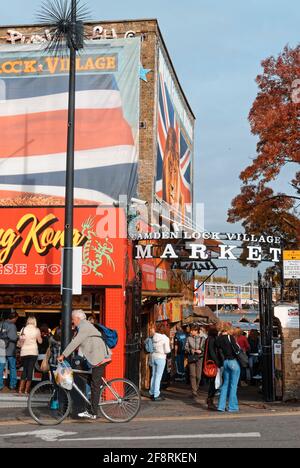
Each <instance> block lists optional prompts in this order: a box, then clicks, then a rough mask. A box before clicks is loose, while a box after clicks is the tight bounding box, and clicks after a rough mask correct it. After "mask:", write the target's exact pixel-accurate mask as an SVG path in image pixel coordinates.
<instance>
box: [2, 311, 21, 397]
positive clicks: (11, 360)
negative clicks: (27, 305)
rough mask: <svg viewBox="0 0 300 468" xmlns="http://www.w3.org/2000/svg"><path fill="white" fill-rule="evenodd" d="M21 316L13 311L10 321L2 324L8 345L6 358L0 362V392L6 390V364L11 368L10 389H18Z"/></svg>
mask: <svg viewBox="0 0 300 468" xmlns="http://www.w3.org/2000/svg"><path fill="white" fill-rule="evenodd" d="M18 318H19V316H18V314H17V312H15V311H14V310H11V311H10V313H9V316H8V319H7V320H5V321H4V322H2V323H1V328H2V330H3V331H5V332H6V335H7V345H6V350H5V354H6V358H5V359H4V360H0V391H1V390H3V388H4V383H3V373H4V369H5V366H6V362H7V363H8V367H9V388H10V389H11V390H15V389H16V387H17V367H16V347H17V341H18V334H17V327H16V322H17V320H18Z"/></svg>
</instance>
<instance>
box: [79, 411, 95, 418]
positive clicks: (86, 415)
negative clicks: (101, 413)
mask: <svg viewBox="0 0 300 468" xmlns="http://www.w3.org/2000/svg"><path fill="white" fill-rule="evenodd" d="M77 416H78V417H79V418H85V419H97V416H96V415H95V414H91V413H89V412H88V411H84V413H79V414H78V415H77Z"/></svg>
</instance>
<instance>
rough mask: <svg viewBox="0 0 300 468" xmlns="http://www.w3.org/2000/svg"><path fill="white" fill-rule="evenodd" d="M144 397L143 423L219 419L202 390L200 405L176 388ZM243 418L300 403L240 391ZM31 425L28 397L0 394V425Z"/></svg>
mask: <svg viewBox="0 0 300 468" xmlns="http://www.w3.org/2000/svg"><path fill="white" fill-rule="evenodd" d="M146 395H147V393H144V392H143V393H142V408H141V411H140V413H139V416H138V418H142V419H146V420H147V419H158V420H160V419H168V418H181V417H182V418H197V417H204V416H205V417H207V418H210V417H211V418H213V417H216V415H217V414H218V413H215V412H210V411H207V407H206V398H207V389H206V388H205V387H201V389H200V392H199V402H197V403H195V402H194V400H193V399H192V398H191V396H190V395H191V392H190V388H189V386H187V385H185V384H175V385H174V386H171V387H170V388H168V389H167V390H164V391H163V393H162V395H163V396H164V397H165V400H164V401H162V402H153V401H151V400H150V399H149V398H148V397H147V396H146ZM239 398H240V410H241V415H248V414H249V416H255V414H257V415H258V414H260V415H261V414H262V413H263V414H264V413H265V414H266V415H267V414H274V413H280V412H295V411H300V402H292V403H283V402H275V403H264V402H263V401H262V396H261V395H260V394H259V393H258V388H257V387H246V388H241V389H240V390H239ZM5 421H6V422H10V423H13V422H16V421H23V422H32V419H31V418H30V416H29V414H28V411H27V397H25V396H22V397H20V396H18V395H16V394H14V393H12V392H6V393H0V423H2V424H3V423H4V422H5Z"/></svg>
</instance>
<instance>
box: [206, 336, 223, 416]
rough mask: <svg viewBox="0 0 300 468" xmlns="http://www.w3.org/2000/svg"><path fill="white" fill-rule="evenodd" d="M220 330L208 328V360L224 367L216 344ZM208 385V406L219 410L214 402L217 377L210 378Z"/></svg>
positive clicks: (212, 409)
mask: <svg viewBox="0 0 300 468" xmlns="http://www.w3.org/2000/svg"><path fill="white" fill-rule="evenodd" d="M218 334H219V333H218V330H217V329H216V328H215V327H210V328H209V330H208V338H207V340H206V346H207V347H208V348H207V360H208V361H213V362H214V363H215V364H216V365H217V367H218V368H220V367H222V361H221V359H220V357H219V354H218V349H217V346H216V340H217V338H218ZM208 380H209V387H208V397H207V407H208V409H209V410H211V411H217V407H216V406H215V404H214V397H215V394H216V393H217V390H216V385H215V383H216V377H213V378H210V379H208Z"/></svg>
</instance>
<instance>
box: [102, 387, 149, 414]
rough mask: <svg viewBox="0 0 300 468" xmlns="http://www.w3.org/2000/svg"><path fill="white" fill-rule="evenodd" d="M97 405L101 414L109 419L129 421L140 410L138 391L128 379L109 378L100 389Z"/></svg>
mask: <svg viewBox="0 0 300 468" xmlns="http://www.w3.org/2000/svg"><path fill="white" fill-rule="evenodd" d="M99 407H100V411H101V413H102V415H103V416H104V417H105V418H106V419H108V420H109V421H111V422H114V423H126V422H129V421H131V420H132V419H133V418H135V417H136V415H137V414H138V412H139V410H140V407H141V396H140V392H139V390H138V388H137V387H136V386H135V385H134V384H133V383H132V382H130V380H127V379H113V380H110V381H109V382H107V385H104V387H103V388H102V389H101V392H100V403H99Z"/></svg>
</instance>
